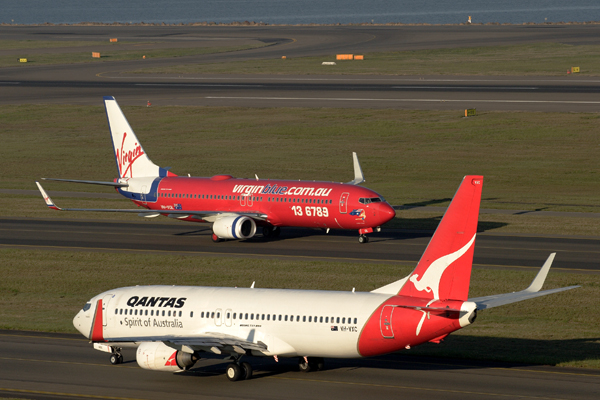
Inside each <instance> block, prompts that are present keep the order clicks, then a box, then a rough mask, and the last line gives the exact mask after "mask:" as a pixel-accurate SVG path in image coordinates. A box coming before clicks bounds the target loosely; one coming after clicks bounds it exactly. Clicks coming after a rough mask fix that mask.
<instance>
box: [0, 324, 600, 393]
mask: <svg viewBox="0 0 600 400" xmlns="http://www.w3.org/2000/svg"><path fill="white" fill-rule="evenodd" d="M0 354H1V356H0V365H2V368H1V369H2V374H1V375H0V396H3V397H13V398H14V397H25V398H30V399H42V398H43V399H73V398H76V399H77V398H81V399H85V398H95V399H113V400H122V399H161V400H162V399H165V398H174V397H176V398H178V399H198V398H201V399H215V398H246V399H281V398H286V399H301V398H307V397H310V398H311V399H331V398H343V399H364V398H374V397H380V396H383V397H387V398H399V397H406V398H411V399H430V398H431V397H432V396H437V397H441V398H444V399H481V398H483V397H492V396H493V397H494V398H513V399H514V398H517V399H518V398H536V399H542V398H543V399H578V400H581V399H597V398H598V394H599V393H600V372H598V371H596V370H586V369H574V368H560V369H557V368H552V367H543V366H527V365H511V364H501V363H481V362H479V363H478V362H465V361H456V360H443V359H433V358H425V357H411V356H410V355H408V354H404V353H400V354H395V355H389V356H385V357H376V358H370V359H364V360H334V359H331V360H330V359H328V360H326V362H327V364H326V370H324V371H319V372H313V373H309V374H305V373H301V372H297V371H296V370H297V366H296V363H297V361H296V360H295V359H294V360H291V359H290V360H286V359H280V360H279V363H276V362H275V361H274V360H273V359H271V358H256V357H250V358H247V359H246V361H248V362H250V363H251V364H252V365H253V368H254V370H255V373H254V376H253V379H251V380H248V381H241V382H235V383H234V382H229V381H228V380H227V379H226V378H225V376H224V375H223V372H224V368H225V366H226V365H227V362H226V361H223V360H220V359H204V360H201V361H199V362H198V363H197V364H196V365H195V366H194V367H193V369H192V370H191V371H189V372H186V373H179V374H172V373H169V372H155V371H146V370H143V369H141V368H139V367H138V366H137V363H136V362H135V354H134V353H133V352H132V351H128V352H125V353H124V356H125V363H124V364H121V365H118V366H113V365H110V363H109V362H108V354H106V353H101V352H99V351H96V350H93V349H92V347H91V345H90V344H89V343H87V341H86V340H84V339H83V338H81V337H78V336H77V335H60V334H58V335H57V334H47V333H42V334H37V333H31V332H11V331H0Z"/></svg>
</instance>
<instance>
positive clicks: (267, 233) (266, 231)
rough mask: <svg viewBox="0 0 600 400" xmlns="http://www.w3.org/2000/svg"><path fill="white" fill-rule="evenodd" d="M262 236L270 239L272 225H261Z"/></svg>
mask: <svg viewBox="0 0 600 400" xmlns="http://www.w3.org/2000/svg"><path fill="white" fill-rule="evenodd" d="M262 234H263V238H265V239H270V238H271V237H273V227H272V226H263V228H262Z"/></svg>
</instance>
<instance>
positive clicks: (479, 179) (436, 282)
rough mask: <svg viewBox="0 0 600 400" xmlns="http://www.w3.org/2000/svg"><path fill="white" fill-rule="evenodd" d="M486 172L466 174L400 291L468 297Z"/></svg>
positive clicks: (436, 295) (455, 297) (422, 295)
mask: <svg viewBox="0 0 600 400" xmlns="http://www.w3.org/2000/svg"><path fill="white" fill-rule="evenodd" d="M482 185H483V176H473V175H467V176H465V177H464V178H463V181H462V183H461V184H460V186H459V188H458V190H457V191H456V194H455V195H454V198H453V199H452V202H451V203H450V206H449V207H448V210H446V213H445V214H444V217H443V218H442V221H441V222H440V224H439V225H438V227H437V229H436V231H435V233H434V234H433V237H432V238H431V241H430V242H429V245H428V246H427V249H426V250H425V253H423V256H422V257H421V260H420V261H419V263H418V264H417V267H416V268H415V270H414V271H413V272H412V274H410V278H409V280H408V281H407V282H406V283H405V284H404V286H403V287H402V289H400V293H398V294H400V295H405V296H414V297H424V298H430V299H440V300H447V299H452V300H467V299H468V297H469V283H470V281H471V266H472V264H473V250H474V247H475V246H474V244H475V235H476V233H477V219H478V216H479V203H480V201H481V188H482Z"/></svg>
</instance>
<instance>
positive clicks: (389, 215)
mask: <svg viewBox="0 0 600 400" xmlns="http://www.w3.org/2000/svg"><path fill="white" fill-rule="evenodd" d="M379 216H380V217H381V219H382V222H381V224H382V225H383V224H385V223H386V222H388V221H390V220H392V219H393V218H394V217H395V216H396V210H394V208H393V207H392V206H390V205H389V204H388V203H383V204H381V208H380V210H379Z"/></svg>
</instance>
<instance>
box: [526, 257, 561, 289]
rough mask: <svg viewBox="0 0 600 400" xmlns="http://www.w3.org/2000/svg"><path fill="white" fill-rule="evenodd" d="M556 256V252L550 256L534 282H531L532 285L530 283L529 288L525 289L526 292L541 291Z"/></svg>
mask: <svg viewBox="0 0 600 400" xmlns="http://www.w3.org/2000/svg"><path fill="white" fill-rule="evenodd" d="M554 256H556V253H552V254H550V255H549V256H548V259H547V260H546V262H545V263H544V265H543V266H542V268H541V269H540V272H538V274H537V275H536V276H535V279H534V280H533V282H531V285H529V287H528V288H527V289H525V290H523V291H524V292H529V293H535V292H539V291H540V289H541V288H542V286H544V282H545V281H546V277H547V276H548V271H550V267H551V266H552V262H553V261H554Z"/></svg>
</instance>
